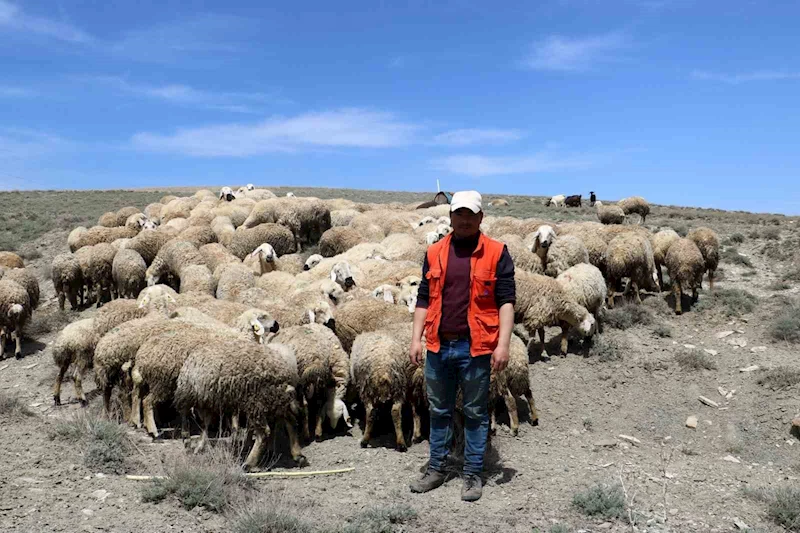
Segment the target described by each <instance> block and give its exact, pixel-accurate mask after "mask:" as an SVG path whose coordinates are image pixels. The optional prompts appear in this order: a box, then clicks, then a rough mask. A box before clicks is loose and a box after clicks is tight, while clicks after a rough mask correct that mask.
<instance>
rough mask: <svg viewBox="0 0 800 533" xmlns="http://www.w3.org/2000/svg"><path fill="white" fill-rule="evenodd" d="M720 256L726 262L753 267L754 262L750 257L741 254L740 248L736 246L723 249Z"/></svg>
mask: <svg viewBox="0 0 800 533" xmlns="http://www.w3.org/2000/svg"><path fill="white" fill-rule="evenodd" d="M720 256H721V258H722V260H723V261H725V262H726V263H731V264H733V265H742V266H746V267H750V268H753V262H752V261H751V260H750V258H749V257H745V256H743V255H740V254H739V250H737V249H736V247H734V246H731V247H729V248H725V249H724V250H722V253H721V254H720Z"/></svg>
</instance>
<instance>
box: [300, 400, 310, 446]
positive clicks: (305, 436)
mask: <svg viewBox="0 0 800 533" xmlns="http://www.w3.org/2000/svg"><path fill="white" fill-rule="evenodd" d="M302 397H303V406H302V409H303V416H302V418H301V422H302V424H303V440H305V441H309V440H311V434H310V432H309V429H308V400H306V395H305V394H303V395H302Z"/></svg>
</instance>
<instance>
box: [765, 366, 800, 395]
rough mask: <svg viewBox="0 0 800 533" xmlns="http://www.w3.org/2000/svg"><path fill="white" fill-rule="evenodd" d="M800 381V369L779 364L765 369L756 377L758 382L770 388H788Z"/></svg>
mask: <svg viewBox="0 0 800 533" xmlns="http://www.w3.org/2000/svg"><path fill="white" fill-rule="evenodd" d="M798 383H800V370H798V369H795V368H791V367H788V366H779V367H777V368H773V369H771V370H767V371H765V372H764V374H763V375H762V376H761V377H760V378H759V379H758V384H759V385H763V386H765V387H767V388H770V389H775V390H777V389H788V388H789V387H794V386H795V385H797V384H798Z"/></svg>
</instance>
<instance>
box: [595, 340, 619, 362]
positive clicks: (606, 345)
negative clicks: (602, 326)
mask: <svg viewBox="0 0 800 533" xmlns="http://www.w3.org/2000/svg"><path fill="white" fill-rule="evenodd" d="M623 352H624V348H623V347H622V345H621V344H620V342H619V341H617V340H615V339H611V338H609V337H608V335H595V336H594V337H593V338H592V346H591V348H590V349H589V355H591V356H592V357H595V358H597V360H598V361H600V362H601V363H608V362H611V361H620V360H621V359H622V357H623Z"/></svg>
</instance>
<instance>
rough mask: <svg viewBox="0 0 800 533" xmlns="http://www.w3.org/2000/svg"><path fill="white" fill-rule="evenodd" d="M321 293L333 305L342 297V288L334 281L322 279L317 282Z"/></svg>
mask: <svg viewBox="0 0 800 533" xmlns="http://www.w3.org/2000/svg"><path fill="white" fill-rule="evenodd" d="M319 288H320V290H321V291H322V295H323V296H325V297H327V298H328V299H329V300H330V301H331V302H333V304H334V305H337V304H338V303H339V302H341V301H342V300H343V299H344V289H343V288H342V287H341V286H340V285H339V284H338V283H336V282H335V281H332V280H329V279H324V280H322V281H320V282H319Z"/></svg>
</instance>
